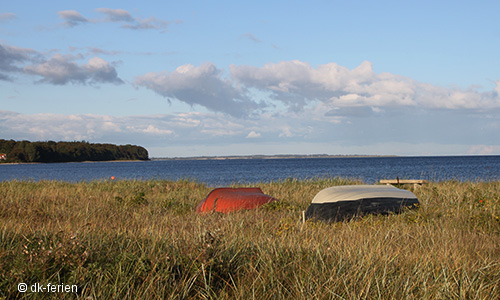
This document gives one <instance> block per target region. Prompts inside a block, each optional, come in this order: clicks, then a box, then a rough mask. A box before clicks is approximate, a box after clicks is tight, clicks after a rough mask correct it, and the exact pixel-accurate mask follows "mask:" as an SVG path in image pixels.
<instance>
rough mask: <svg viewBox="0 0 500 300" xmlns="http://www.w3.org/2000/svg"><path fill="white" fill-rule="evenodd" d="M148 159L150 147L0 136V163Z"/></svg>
mask: <svg viewBox="0 0 500 300" xmlns="http://www.w3.org/2000/svg"><path fill="white" fill-rule="evenodd" d="M2 154H4V155H2ZM2 156H3V159H1V158H2ZM148 159H149V156H148V150H146V149H145V148H144V147H141V146H135V145H113V144H93V143H89V142H87V141H81V142H76V141H75V142H54V141H46V142H30V141H14V140H2V139H0V163H2V162H7V163H22V162H40V163H51V162H81V161H107V160H148Z"/></svg>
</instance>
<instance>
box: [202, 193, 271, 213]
mask: <svg viewBox="0 0 500 300" xmlns="http://www.w3.org/2000/svg"><path fill="white" fill-rule="evenodd" d="M273 201H277V199H275V198H273V197H271V196H269V195H266V194H264V193H263V192H262V190H261V189H260V188H216V189H214V190H213V191H211V192H210V194H208V196H207V197H206V198H205V200H203V201H201V202H200V204H198V206H197V207H196V212H198V213H207V212H214V211H216V212H221V213H228V212H233V211H237V210H243V209H254V208H257V207H259V206H262V205H264V204H266V203H269V202H273Z"/></svg>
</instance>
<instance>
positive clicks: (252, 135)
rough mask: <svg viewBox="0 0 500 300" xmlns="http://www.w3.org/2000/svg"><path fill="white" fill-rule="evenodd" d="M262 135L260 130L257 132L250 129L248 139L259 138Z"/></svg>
mask: <svg viewBox="0 0 500 300" xmlns="http://www.w3.org/2000/svg"><path fill="white" fill-rule="evenodd" d="M259 137H260V133H258V132H255V131H253V130H252V131H250V132H249V133H248V135H247V139H254V138H259Z"/></svg>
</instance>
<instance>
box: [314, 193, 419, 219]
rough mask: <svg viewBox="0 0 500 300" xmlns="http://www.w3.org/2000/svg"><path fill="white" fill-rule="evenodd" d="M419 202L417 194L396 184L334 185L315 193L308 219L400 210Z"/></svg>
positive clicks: (396, 211)
mask: <svg viewBox="0 0 500 300" xmlns="http://www.w3.org/2000/svg"><path fill="white" fill-rule="evenodd" d="M418 204H419V202H418V199H417V197H416V196H415V194H413V193H412V192H410V191H407V190H403V189H398V188H396V187H394V186H388V185H345V186H335V187H329V188H326V189H323V190H321V191H320V192H319V193H318V194H316V196H315V197H314V199H313V200H312V203H311V205H310V206H309V208H308V209H307V211H306V219H315V220H321V221H326V222H336V221H343V220H346V219H350V218H352V217H354V216H358V215H366V214H388V213H391V212H392V213H399V212H401V211H402V210H403V209H404V208H413V207H416V206H417V205H418Z"/></svg>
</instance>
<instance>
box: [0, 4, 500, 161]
mask: <svg viewBox="0 0 500 300" xmlns="http://www.w3.org/2000/svg"><path fill="white" fill-rule="evenodd" d="M498 11H500V2H499V1H496V0H495V1H488V0H485V1H460V0H458V1H446V0H444V1H427V0H423V1H401V0H398V1H356V0H353V1H347V0H332V1H317V0H309V1H265V2H264V1H255V0H254V1H147V0H146V1H141V2H137V1H93V0H89V1H4V0H0V139H14V140H30V141H48V140H53V141H82V140H85V141H88V142H91V143H113V144H120V145H122V144H133V145H141V146H144V147H145V148H146V149H148V151H149V155H150V157H189V156H218V155H257V154H268V155H272V154H332V155H334V154H342V155H350V154H368V155H479V154H481V155H483V154H488V155H490V154H492V155H499V154H500V38H499V37H500V22H499V21H498Z"/></svg>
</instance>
